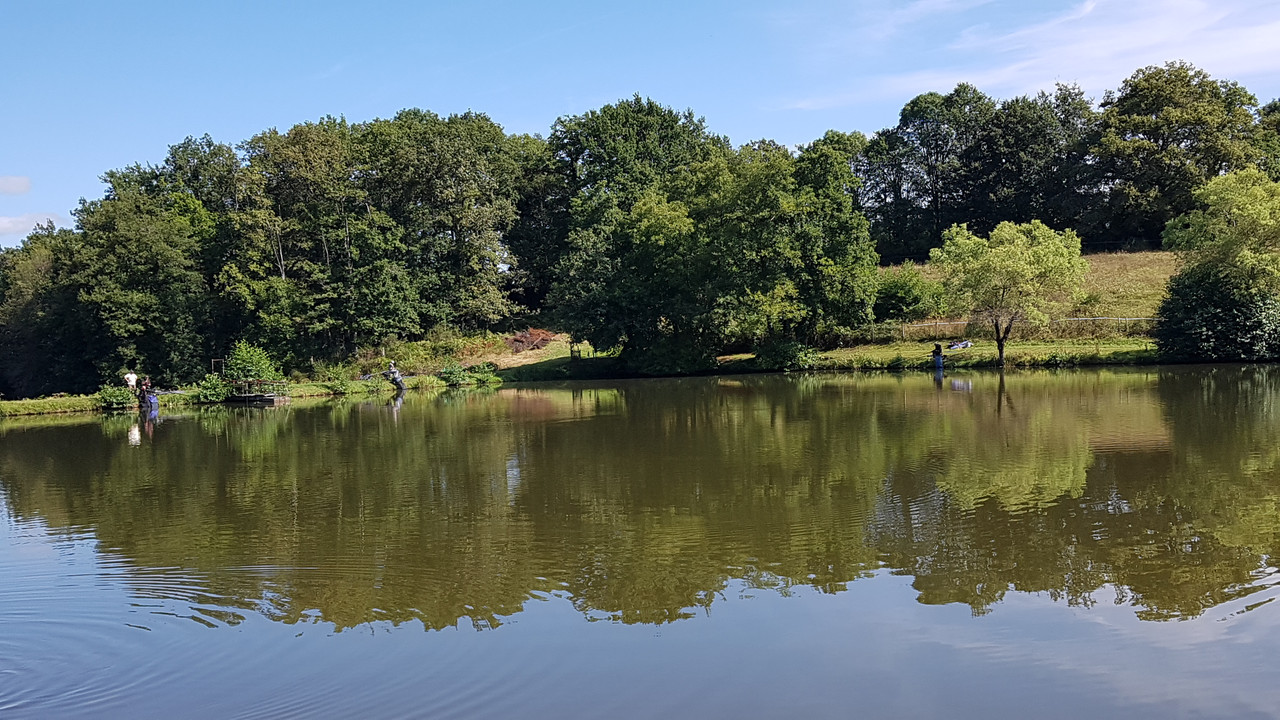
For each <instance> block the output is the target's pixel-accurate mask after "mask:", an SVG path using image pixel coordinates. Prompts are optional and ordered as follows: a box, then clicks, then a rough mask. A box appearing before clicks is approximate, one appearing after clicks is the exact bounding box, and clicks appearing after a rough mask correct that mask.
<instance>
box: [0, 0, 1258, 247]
mask: <svg viewBox="0 0 1280 720" xmlns="http://www.w3.org/2000/svg"><path fill="white" fill-rule="evenodd" d="M1278 39H1280V2H1276V0H1083V1H1082V0H1061V1H1059V0H1045V1H1043V2H1038V1H1036V0H900V1H899V0H847V1H844V2H836V1H833V0H800V1H799V2H789V3H782V2H776V1H775V2H765V1H758V0H716V1H713V2H699V1H698V0H686V1H684V2H668V1H666V0H659V1H651V2H646V3H620V2H616V3H602V2H571V1H569V0H544V1H543V2H540V3H516V2H497V1H493V2H485V1H482V0H480V1H473V2H468V3H461V2H454V3H443V2H439V3H437V2H420V3H410V2H398V3H396V2H377V1H374V0H371V1H368V2H365V3H349V2H347V3H336V2H328V1H327V0H313V1H312V2H305V3H304V2H296V3H258V2H223V3H217V4H213V3H209V4H205V5H202V6H197V5H195V4H189V3H174V2H136V1H135V2H121V3H105V2H101V1H100V0H99V1H97V2H57V1H56V0H49V1H41V0H8V1H7V2H5V3H4V10H3V12H2V13H0V244H3V245H14V244H17V243H18V242H20V241H21V239H22V238H23V237H24V236H25V234H26V233H27V232H28V231H29V230H30V228H31V226H32V225H33V224H34V223H35V222H38V221H40V220H42V219H45V218H53V219H54V220H55V221H57V222H58V223H59V224H61V225H70V224H71V223H72V220H71V214H70V211H71V210H72V209H73V208H74V207H75V206H76V204H77V202H78V200H79V198H81V197H88V198H94V197H99V196H100V195H101V193H102V184H101V182H100V180H99V176H100V175H101V174H102V173H103V172H104V171H106V170H108V169H111V168H117V167H121V166H124V165H128V164H131V163H134V162H143V163H147V162H152V163H154V162H159V161H160V160H161V159H162V158H163V157H164V155H165V152H166V149H167V147H168V146H169V145H170V144H172V143H175V142H178V141H180V140H182V138H184V137H186V136H188V135H197V136H198V135H202V134H204V133H209V134H210V135H212V136H213V137H214V138H215V139H217V140H220V141H224V142H231V143H238V142H240V141H241V140H244V139H246V138H248V137H250V136H251V135H253V134H254V133H257V132H260V131H262V130H264V129H267V128H270V127H278V128H281V129H285V128H288V127H289V126H291V125H293V124H295V123H298V122H302V121H306V120H315V119H317V118H319V117H321V116H323V115H326V114H331V115H343V116H345V117H346V118H347V119H349V120H352V121H364V120H369V119H372V118H375V117H387V116H390V115H392V114H394V113H395V112H396V111H397V110H399V109H401V108H405V107H421V108H425V109H428V110H432V111H434V112H437V113H440V114H449V113H454V112H462V111H465V110H468V109H471V110H476V111H480V112H484V113H487V114H488V115H489V116H490V117H492V118H493V119H494V120H495V121H497V122H498V123H500V124H501V125H502V126H503V127H504V128H506V130H507V131H508V132H528V133H541V134H543V135H545V134H546V133H547V131H548V128H549V127H550V126H551V123H552V122H554V121H555V119H556V118H557V117H559V116H561V115H574V114H578V113H582V112H584V111H586V110H590V109H592V108H597V107H600V106H601V105H604V104H606V103H609V102H612V101H615V100H617V99H619V98H624V97H630V96H631V95H633V94H635V93H640V94H642V95H646V96H649V97H652V98H654V99H655V100H658V101H659V102H662V103H664V104H666V105H671V106H674V107H677V108H680V109H683V108H686V107H688V108H692V109H693V110H694V111H695V112H696V113H697V114H699V115H703V116H705V117H706V119H707V122H708V124H709V126H710V127H711V129H712V130H713V131H715V132H718V133H721V134H725V135H728V136H729V137H730V138H731V139H732V140H733V142H734V143H737V144H740V143H743V142H747V141H750V140H754V139H759V138H771V139H774V140H777V141H780V142H784V143H787V144H798V143H804V142H808V141H810V140H813V139H814V138H817V137H819V136H821V135H822V133H823V132H825V131H826V130H828V129H830V128H836V129H840V130H846V131H847V130H861V131H863V132H866V133H868V134H869V133H871V132H874V131H875V130H878V129H880V128H882V127H886V126H888V125H892V124H893V123H894V122H896V118H897V113H898V110H899V109H900V108H901V107H902V105H903V103H905V102H906V101H907V100H909V99H910V98H911V97H913V96H915V95H917V94H919V93H921V92H926V91H929V90H938V91H943V92H945V91H947V90H949V89H951V88H952V87H954V86H955V84H956V83H957V82H961V81H965V82H971V83H973V84H975V85H977V86H978V87H979V88H980V89H981V90H983V91H985V92H987V93H988V94H991V95H993V96H995V97H997V98H1006V97H1012V96H1015V95H1019V94H1023V93H1034V92H1035V91H1037V90H1041V89H1051V88H1052V87H1053V84H1054V83H1055V82H1075V83H1079V84H1080V85H1081V86H1083V87H1084V88H1085V90H1086V91H1087V92H1088V93H1089V94H1090V95H1092V96H1094V97H1101V95H1102V93H1103V91H1105V90H1106V89H1108V88H1114V87H1116V86H1118V85H1119V83H1120V82H1121V81H1122V80H1123V79H1124V78H1125V77H1127V76H1128V75H1130V74H1131V73H1132V72H1133V71H1134V70H1136V69H1137V68H1139V67H1142V66H1144V65H1150V64H1160V63H1163V62H1165V61H1168V60H1178V59H1181V60H1187V61H1190V62H1192V63H1194V64H1196V65H1198V66H1199V67H1201V68H1203V69H1205V70H1207V71H1208V72H1209V73H1211V74H1212V75H1213V76H1214V77H1217V78H1223V79H1231V80H1236V81H1239V82H1241V83H1242V84H1244V85H1245V86H1246V87H1247V88H1249V89H1250V90H1251V91H1253V93H1254V94H1255V95H1257V96H1258V98H1259V99H1260V100H1261V101H1263V102H1266V101H1268V100H1271V99H1273V98H1275V97H1277V96H1280V40H1278Z"/></svg>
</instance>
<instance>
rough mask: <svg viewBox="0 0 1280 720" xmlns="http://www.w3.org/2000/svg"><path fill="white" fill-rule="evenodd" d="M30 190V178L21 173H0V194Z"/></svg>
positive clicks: (13, 193) (17, 193) (21, 193)
mask: <svg viewBox="0 0 1280 720" xmlns="http://www.w3.org/2000/svg"><path fill="white" fill-rule="evenodd" d="M30 191H31V178H29V177H24V176H22V175H0V195H24V194H26V193H28V192H30Z"/></svg>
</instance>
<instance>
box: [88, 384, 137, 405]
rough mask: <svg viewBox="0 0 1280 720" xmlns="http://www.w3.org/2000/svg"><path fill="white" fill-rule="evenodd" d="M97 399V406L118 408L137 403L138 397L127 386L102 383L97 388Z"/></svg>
mask: <svg viewBox="0 0 1280 720" xmlns="http://www.w3.org/2000/svg"><path fill="white" fill-rule="evenodd" d="M97 400H98V406H99V407H101V408H103V409H106V410H118V409H120V408H127V407H133V406H134V405H137V404H138V399H137V398H135V397H134V396H133V393H132V392H131V391H130V390H129V388H127V387H122V386H120V385H103V386H102V388H101V389H100V390H98V395H97Z"/></svg>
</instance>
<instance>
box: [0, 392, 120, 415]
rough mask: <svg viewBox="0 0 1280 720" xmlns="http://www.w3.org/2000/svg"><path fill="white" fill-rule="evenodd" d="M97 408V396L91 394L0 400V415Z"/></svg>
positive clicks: (52, 412) (40, 413) (93, 409)
mask: <svg viewBox="0 0 1280 720" xmlns="http://www.w3.org/2000/svg"><path fill="white" fill-rule="evenodd" d="M97 409H98V398H97V397H95V396H93V395H63V396H59V397H46V398H35V399H33V400H0V417H16V416H19V415H51V414H55V413H75V412H93V411H96V410H97Z"/></svg>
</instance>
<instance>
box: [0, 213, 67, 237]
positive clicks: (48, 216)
mask: <svg viewBox="0 0 1280 720" xmlns="http://www.w3.org/2000/svg"><path fill="white" fill-rule="evenodd" d="M50 220H52V221H53V222H54V224H57V225H65V224H66V219H65V218H63V217H62V216H61V215H57V214H54V213H26V214H25V215H16V216H8V217H6V216H4V215H0V235H26V234H27V233H29V232H31V231H32V230H34V229H35V227H36V226H37V225H43V224H44V223H47V222H49V221H50Z"/></svg>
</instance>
